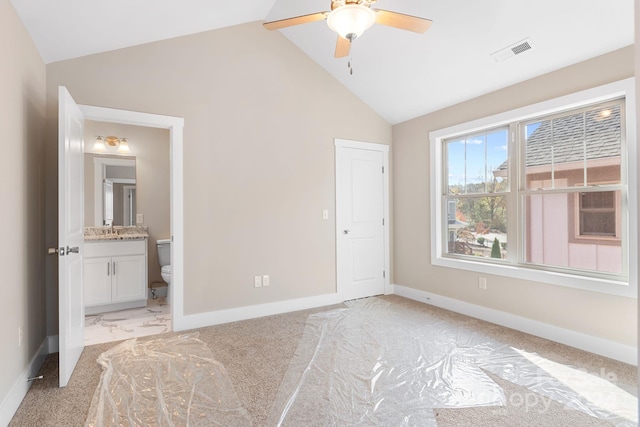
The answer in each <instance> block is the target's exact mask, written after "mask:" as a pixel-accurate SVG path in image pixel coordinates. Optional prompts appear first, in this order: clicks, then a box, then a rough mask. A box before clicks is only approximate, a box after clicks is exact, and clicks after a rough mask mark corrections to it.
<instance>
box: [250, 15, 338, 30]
mask: <svg viewBox="0 0 640 427" xmlns="http://www.w3.org/2000/svg"><path fill="white" fill-rule="evenodd" d="M323 19H327V12H318V13H312V14H310V15H301V16H296V17H293V18H287V19H280V20H279V21H271V22H265V23H264V24H262V25H264V27H265V28H266V29H267V30H279V29H280V28H286V27H292V26H294V25H300V24H307V23H309V22H315V21H322V20H323Z"/></svg>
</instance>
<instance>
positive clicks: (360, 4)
mask: <svg viewBox="0 0 640 427" xmlns="http://www.w3.org/2000/svg"><path fill="white" fill-rule="evenodd" d="M376 1H377V0H331V11H327V12H317V13H311V14H309V15H301V16H295V17H293V18H286V19H280V20H278V21H271V22H265V23H264V24H263V25H264V27H265V28H266V29H267V30H279V29H281V28H286V27H291V26H294V25H300V24H307V23H309V22H315V21H322V20H324V19H326V20H327V24H328V25H329V28H331V29H332V30H333V31H335V32H336V33H338V42H337V43H336V51H335V55H334V56H335V57H336V58H342V57H345V56H347V55H349V51H350V49H351V42H352V41H353V40H355V39H356V37H359V36H361V35H362V33H363V32H364V31H366V30H367V29H368V28H369V27H371V26H372V25H373V24H374V23H377V24H381V25H386V26H389V27H395V28H400V29H401V30H408V31H413V32H415V33H424V32H425V31H427V30H428V29H429V27H430V26H431V23H432V21H431V20H430V19H424V18H418V17H417V16H411V15H405V14H403V13H398V12H391V11H388V10H382V9H372V8H371V6H372V5H373V4H374V3H375V2H376Z"/></svg>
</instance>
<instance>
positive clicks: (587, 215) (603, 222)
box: [579, 191, 617, 237]
mask: <svg viewBox="0 0 640 427" xmlns="http://www.w3.org/2000/svg"><path fill="white" fill-rule="evenodd" d="M616 223H617V220H616V193H615V192H614V191H598V192H594V193H580V217H579V224H580V229H579V230H580V236H610V237H615V236H616Z"/></svg>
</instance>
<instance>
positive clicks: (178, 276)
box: [79, 105, 187, 331]
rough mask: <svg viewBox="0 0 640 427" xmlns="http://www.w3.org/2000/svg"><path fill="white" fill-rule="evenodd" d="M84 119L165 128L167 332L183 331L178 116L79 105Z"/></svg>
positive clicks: (180, 128)
mask: <svg viewBox="0 0 640 427" xmlns="http://www.w3.org/2000/svg"><path fill="white" fill-rule="evenodd" d="M79 107H80V110H81V111H82V112H83V113H84V116H85V119H86V120H95V121H99V122H109V123H119V124H127V125H134V126H145V127H152V128H160V129H169V140H170V141H169V144H170V145H169V146H170V169H171V184H170V189H171V190H170V191H171V239H172V243H171V269H172V270H171V301H170V302H169V306H170V308H171V329H172V330H173V331H182V330H184V329H186V328H187V326H186V322H185V319H184V216H183V206H184V200H183V194H184V191H183V189H184V182H183V165H182V162H183V128H184V119H183V118H181V117H172V116H161V115H157V114H149V113H139V112H135V111H127V110H116V109H112V108H103V107H94V106H90V105H79Z"/></svg>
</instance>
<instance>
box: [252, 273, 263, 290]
mask: <svg viewBox="0 0 640 427" xmlns="http://www.w3.org/2000/svg"><path fill="white" fill-rule="evenodd" d="M253 286H254V287H256V288H261V287H262V276H255V277H254V278H253Z"/></svg>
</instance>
